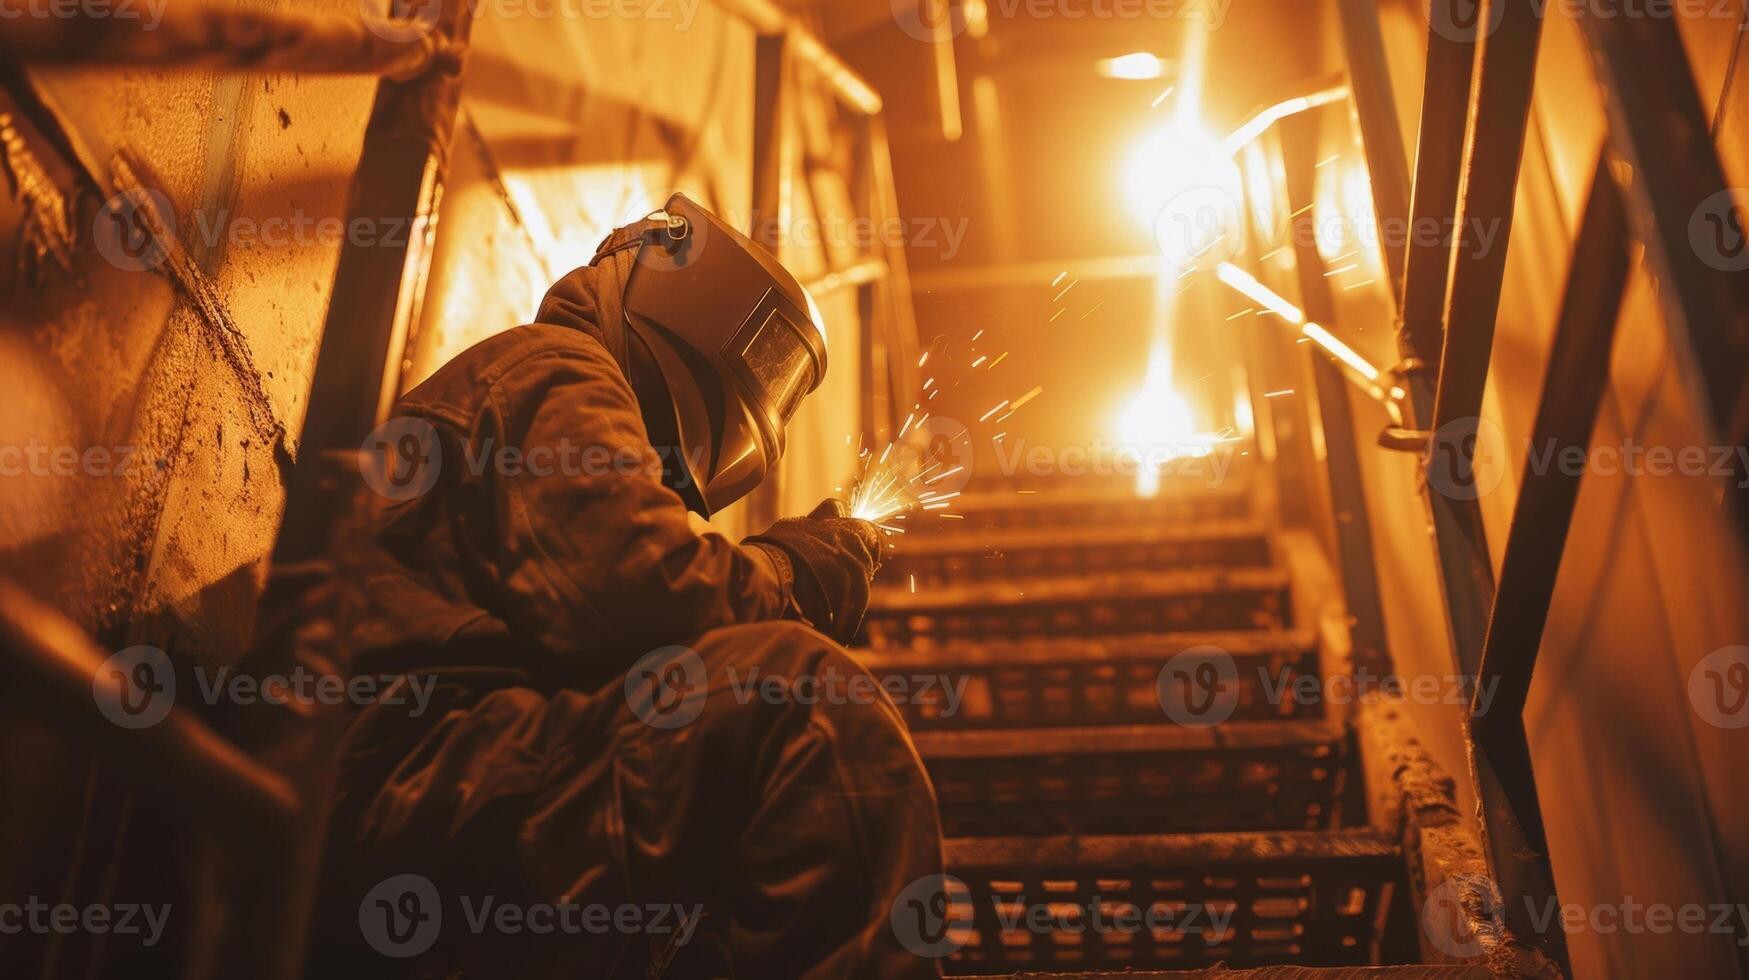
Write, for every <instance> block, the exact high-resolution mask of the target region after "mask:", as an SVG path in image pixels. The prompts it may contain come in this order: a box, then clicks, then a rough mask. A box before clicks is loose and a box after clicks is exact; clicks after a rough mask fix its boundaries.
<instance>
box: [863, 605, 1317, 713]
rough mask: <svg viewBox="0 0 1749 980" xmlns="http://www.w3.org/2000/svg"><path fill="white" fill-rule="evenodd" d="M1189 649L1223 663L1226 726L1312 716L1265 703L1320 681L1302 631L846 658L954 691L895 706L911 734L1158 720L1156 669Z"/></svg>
mask: <svg viewBox="0 0 1749 980" xmlns="http://www.w3.org/2000/svg"><path fill="white" fill-rule="evenodd" d="M1197 648H1202V649H1203V650H1204V652H1207V648H1214V649H1217V650H1220V651H1222V652H1224V653H1225V654H1227V655H1228V656H1230V657H1231V658H1232V661H1233V665H1234V668H1235V673H1234V682H1235V683H1236V685H1237V693H1236V696H1235V698H1234V700H1233V703H1232V720H1235V721H1264V720H1275V719H1283V718H1295V717H1297V718H1306V717H1313V716H1321V710H1322V709H1321V707H1320V706H1318V705H1315V704H1312V703H1308V702H1303V701H1301V700H1298V699H1294V698H1281V697H1279V696H1277V697H1271V690H1291V689H1292V687H1291V686H1290V685H1295V684H1299V683H1302V680H1301V679H1302V678H1307V677H1310V678H1314V679H1315V678H1317V677H1319V676H1320V675H1321V670H1320V661H1321V660H1323V659H1324V657H1323V656H1322V654H1323V651H1322V650H1320V648H1319V646H1318V637H1317V635H1316V634H1314V633H1313V632H1312V631H1310V630H1293V631H1281V630H1236V631H1226V632H1194V633H1178V634H1159V635H1152V636H1120V637H1113V638H1112V639H1110V640H1099V639H1091V638H1089V639H1073V638H1067V639H1060V640H1053V639H1023V640H1018V641H1015V642H1012V643H983V644H961V643H957V642H956V643H949V644H946V645H944V646H942V647H940V648H938V649H935V650H915V649H896V650H867V649H862V650H857V651H855V653H856V655H857V657H858V658H859V659H860V660H861V661H862V662H863V663H864V665H866V666H867V667H868V669H869V670H870V671H871V672H872V673H874V675H875V676H876V677H880V678H888V677H893V678H908V677H910V676H914V675H916V674H919V673H922V674H927V675H928V676H941V677H944V678H945V679H946V680H947V682H949V683H952V684H955V685H959V687H958V689H957V691H955V692H954V696H953V697H952V698H951V699H950V698H949V693H948V692H947V691H946V690H943V689H942V688H941V687H939V686H937V687H935V688H932V689H931V690H929V691H927V692H918V693H917V694H916V695H914V696H913V697H911V698H908V699H907V700H906V702H905V703H904V704H902V705H900V706H899V710H900V711H901V712H902V713H903V714H904V715H905V720H906V722H907V723H908V724H909V725H910V726H911V728H912V730H913V731H919V732H921V731H931V730H938V729H942V730H968V729H1001V728H1045V727H1055V726H1073V725H1114V724H1149V723H1154V724H1159V723H1163V722H1164V721H1166V717H1165V715H1164V714H1163V712H1162V709H1161V706H1160V704H1161V702H1160V695H1159V683H1160V676H1161V672H1162V670H1164V668H1165V666H1166V665H1167V663H1168V662H1170V661H1171V659H1172V658H1173V657H1174V656H1176V655H1178V654H1180V653H1183V652H1184V651H1186V650H1192V649H1197ZM1266 685H1277V686H1278V687H1275V688H1271V687H1269V686H1266Z"/></svg>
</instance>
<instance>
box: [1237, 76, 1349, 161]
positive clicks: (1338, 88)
mask: <svg viewBox="0 0 1749 980" xmlns="http://www.w3.org/2000/svg"><path fill="white" fill-rule="evenodd" d="M1349 95H1350V91H1349V88H1348V86H1347V85H1345V84H1341V83H1337V84H1330V83H1329V82H1323V83H1321V84H1319V85H1318V86H1317V87H1316V88H1314V89H1313V90H1312V91H1310V92H1307V93H1306V94H1304V95H1296V96H1294V97H1293V98H1291V99H1283V100H1282V101H1280V102H1277V103H1275V104H1274V105H1272V106H1267V107H1265V108H1263V109H1259V110H1258V111H1257V112H1255V113H1253V114H1252V115H1251V118H1249V119H1247V120H1245V122H1244V124H1242V125H1241V126H1240V127H1239V128H1238V129H1235V130H1233V132H1232V133H1230V134H1229V135H1228V136H1227V138H1226V139H1224V140H1222V141H1221V152H1222V153H1224V154H1226V155H1227V156H1233V155H1234V154H1236V153H1238V152H1239V151H1240V150H1242V149H1244V148H1245V147H1246V145H1247V144H1249V143H1250V142H1251V141H1252V140H1254V139H1256V138H1257V137H1259V136H1262V135H1263V134H1264V133H1266V132H1268V131H1269V127H1271V126H1273V125H1275V124H1276V123H1278V122H1281V121H1282V120H1283V119H1287V118H1289V117H1292V116H1297V115H1299V114H1300V113H1302V112H1306V111H1308V110H1311V109H1317V108H1319V107H1321V106H1327V105H1330V104H1331V103H1333V102H1339V101H1341V100H1343V99H1346V98H1348V97H1349Z"/></svg>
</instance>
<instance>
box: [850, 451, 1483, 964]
mask: <svg viewBox="0 0 1749 980" xmlns="http://www.w3.org/2000/svg"><path fill="white" fill-rule="evenodd" d="M1239 482H1244V483H1245V485H1243V486H1238V485H1233V483H1231V482H1230V483H1229V485H1228V486H1226V487H1223V488H1221V489H1216V490H1210V489H1208V488H1206V487H1202V486H1200V485H1197V486H1173V485H1171V484H1170V483H1169V484H1168V485H1167V486H1166V487H1164V488H1163V489H1162V492H1161V493H1160V494H1159V495H1158V496H1156V497H1154V498H1152V499H1143V498H1139V497H1137V496H1136V494H1135V493H1134V491H1133V488H1132V487H1131V486H1130V485H1128V484H1127V483H1120V482H1117V481H1087V480H1078V481H1072V482H1056V483H1036V484H1014V483H984V484H978V483H974V484H972V485H971V486H969V487H968V488H967V489H966V491H965V493H964V496H963V497H962V498H961V500H960V501H957V503H958V504H959V505H960V506H958V507H957V508H956V513H958V514H960V515H962V519H960V520H951V521H950V520H937V519H935V518H934V517H933V516H930V517H919V518H917V519H914V520H911V521H909V522H907V523H908V525H909V529H908V530H909V533H907V534H906V536H905V537H904V539H903V540H902V541H901V542H900V544H899V547H898V553H897V554H896V555H895V557H894V558H893V560H892V561H890V562H889V564H888V566H887V567H886V568H885V569H884V570H883V573H882V581H881V583H879V585H878V587H877V592H876V597H875V602H874V606H873V608H872V610H871V612H870V614H869V619H868V624H867V627H866V646H865V647H864V648H862V649H859V650H858V655H859V656H860V657H861V658H862V660H863V661H864V662H865V663H866V664H867V666H868V667H869V668H870V669H871V671H873V672H874V673H875V674H876V675H877V676H879V677H882V678H892V679H894V682H895V683H905V682H904V681H899V680H898V679H899V678H907V679H909V678H915V677H917V676H920V675H924V674H928V675H932V676H935V677H938V678H942V679H944V680H945V681H947V682H949V683H955V684H959V685H961V686H960V687H959V688H957V691H958V693H957V695H950V694H949V693H948V692H947V691H946V690H944V689H943V688H942V686H940V685H937V686H936V687H935V688H934V689H932V690H931V691H930V692H928V694H927V696H921V697H917V698H914V699H907V700H908V703H905V704H902V705H901V710H902V711H903V712H904V713H905V715H906V717H907V719H908V721H909V723H910V726H911V729H912V733H913V738H914V739H915V741H916V744H917V748H918V750H919V752H920V754H921V755H922V756H923V759H924V761H925V764H926V765H927V767H928V769H929V773H930V777H931V779H932V781H933V782H934V785H935V790H936V793H937V796H938V798H939V801H940V807H941V817H942V823H943V828H944V831H945V833H946V836H947V842H946V857H947V871H948V875H949V878H948V879H947V887H946V891H947V897H948V908H949V913H948V916H947V918H948V920H950V921H951V923H952V925H951V928H950V930H949V944H950V946H952V947H953V950H952V951H951V952H950V953H949V954H948V955H947V956H946V957H945V960H944V964H945V968H946V970H947V972H948V973H950V974H1006V973H1016V972H1026V971H1040V972H1047V973H1056V974H1063V973H1095V974H1097V973H1098V972H1099V971H1131V970H1156V971H1158V970H1168V971H1200V970H1210V969H1214V970H1219V971H1224V970H1225V969H1226V968H1274V967H1286V966H1303V967H1368V966H1372V965H1376V964H1381V963H1390V962H1393V961H1395V962H1397V963H1399V964H1403V963H1407V962H1414V961H1416V960H1419V959H1421V957H1420V956H1419V955H1418V949H1417V947H1418V946H1419V942H1418V940H1417V938H1416V937H1415V936H1414V935H1412V934H1410V935H1407V936H1405V935H1403V934H1402V932H1403V930H1404V929H1408V930H1411V931H1413V930H1414V928H1415V926H1414V922H1413V921H1412V920H1414V919H1415V918H1416V917H1415V915H1414V914H1413V911H1412V909H1411V911H1410V912H1409V913H1408V914H1405V913H1404V909H1405V908H1409V907H1410V906H1409V905H1408V903H1407V899H1406V896H1405V895H1404V894H1403V888H1402V886H1403V885H1404V884H1405V883H1406V882H1407V881H1408V878H1409V873H1410V872H1409V863H1410V862H1406V860H1405V853H1404V848H1403V837H1402V835H1401V833H1400V829H1401V824H1400V822H1399V821H1398V819H1397V818H1398V817H1399V816H1400V813H1399V812H1396V811H1393V812H1392V813H1391V814H1389V818H1388V819H1381V820H1369V816H1378V815H1377V814H1369V813H1368V810H1369V805H1368V800H1369V794H1368V793H1367V792H1365V790H1364V788H1363V783H1364V782H1365V779H1364V777H1363V775H1362V768H1361V760H1360V759H1359V758H1358V749H1357V745H1358V742H1357V740H1356V739H1355V738H1354V737H1353V719H1352V718H1351V717H1349V716H1348V714H1347V713H1345V712H1342V711H1338V710H1335V709H1332V708H1331V707H1330V706H1329V705H1327V704H1326V703H1325V699H1323V698H1321V697H1315V696H1314V697H1297V698H1296V697H1288V696H1284V694H1283V692H1285V691H1291V690H1295V689H1296V686H1298V689H1300V690H1305V689H1307V686H1308V685H1311V686H1315V685H1316V684H1317V682H1319V681H1320V679H1321V678H1323V677H1326V676H1329V675H1330V672H1332V671H1340V670H1345V669H1347V666H1346V658H1347V648H1346V624H1345V622H1344V618H1343V617H1344V615H1345V614H1344V613H1343V612H1342V606H1341V601H1340V596H1339V595H1338V594H1337V593H1338V589H1337V587H1336V586H1335V585H1334V579H1333V577H1332V576H1331V575H1330V574H1329V572H1328V570H1327V568H1326V567H1325V565H1324V563H1323V560H1322V558H1321V557H1320V555H1319V554H1318V553H1317V548H1316V546H1315V545H1314V544H1313V543H1311V542H1310V540H1309V539H1307V538H1306V537H1305V536H1303V535H1299V534H1295V533H1291V532H1290V533H1282V532H1280V531H1279V530H1277V529H1275V528H1274V527H1272V520H1271V518H1270V513H1269V512H1270V506H1269V494H1268V493H1267V492H1265V491H1263V490H1262V489H1260V487H1261V481H1258V482H1255V483H1253V482H1249V481H1239ZM1184 651H1192V653H1191V654H1190V655H1189V656H1190V657H1191V658H1192V660H1195V661H1198V662H1216V663H1219V664H1220V665H1221V672H1220V674H1219V678H1220V680H1219V683H1218V685H1217V688H1218V689H1217V690H1216V691H1214V693H1216V694H1218V695H1219V696H1220V697H1221V698H1223V699H1225V700H1224V701H1223V703H1221V704H1220V705H1219V706H1217V708H1216V710H1213V711H1210V712H1209V713H1208V715H1207V717H1206V719H1205V718H1200V717H1184V716H1183V712H1177V714H1178V715H1179V717H1178V719H1177V720H1175V719H1174V717H1173V713H1172V712H1169V711H1168V710H1167V709H1166V707H1165V704H1166V701H1165V700H1163V699H1164V698H1166V697H1167V696H1168V692H1169V685H1171V684H1175V683H1179V682H1180V681H1181V680H1182V678H1180V677H1178V676H1177V674H1178V673H1180V672H1181V668H1182V666H1183V665H1184V664H1185V663H1186V661H1185V660H1184V659H1183V658H1180V659H1179V660H1174V658H1175V657H1177V656H1178V655H1180V654H1181V653H1183V652H1184ZM1163 685H1167V686H1166V687H1163ZM1204 693H1209V692H1204ZM1377 781H1378V780H1375V782H1377ZM1379 789H1382V790H1383V792H1382V793H1378V794H1376V795H1378V797H1379V798H1380V799H1389V798H1391V797H1392V796H1393V795H1394V794H1393V793H1392V792H1391V790H1390V788H1389V787H1375V790H1379ZM1376 809H1387V808H1386V807H1382V806H1380V807H1376ZM1394 903H1395V904H1394ZM1150 912H1151V913H1153V915H1152V917H1151V918H1149V917H1147V916H1146V913H1150ZM1125 916H1128V917H1129V919H1128V925H1124V924H1123V922H1124V917H1125ZM1393 930H1394V931H1395V932H1396V933H1397V935H1395V936H1394V937H1393V936H1391V935H1388V933H1390V932H1392V931H1393ZM1405 951H1407V952H1405ZM1265 972H1266V974H1267V975H1270V976H1293V975H1297V972H1301V971H1291V972H1288V973H1278V972H1274V971H1273V970H1270V971H1265ZM1343 972H1350V971H1343ZM1360 972H1361V973H1363V974H1364V975H1373V974H1374V973H1375V972H1379V973H1385V974H1391V975H1416V976H1447V975H1451V976H1460V975H1478V976H1486V975H1488V971H1487V970H1486V969H1485V968H1484V967H1483V966H1481V965H1477V964H1470V965H1463V964H1461V963H1460V964H1459V965H1456V966H1445V967H1438V968H1435V967H1431V966H1426V965H1421V964H1419V963H1417V964H1416V965H1413V966H1409V965H1403V966H1398V967H1381V968H1379V969H1378V970H1376V971H1375V970H1372V969H1367V970H1363V971H1360Z"/></svg>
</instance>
